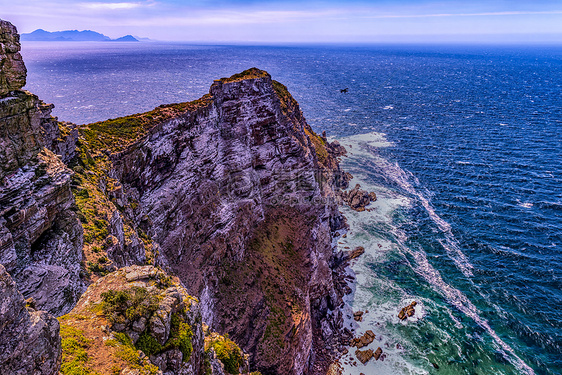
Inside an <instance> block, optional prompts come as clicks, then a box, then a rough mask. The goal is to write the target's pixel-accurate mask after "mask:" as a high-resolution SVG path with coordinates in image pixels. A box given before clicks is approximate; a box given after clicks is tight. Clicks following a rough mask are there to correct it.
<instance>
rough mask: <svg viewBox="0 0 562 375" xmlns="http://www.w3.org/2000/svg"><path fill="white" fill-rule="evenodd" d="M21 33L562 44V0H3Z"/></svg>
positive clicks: (6, 15)
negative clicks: (65, 31) (39, 29)
mask: <svg viewBox="0 0 562 375" xmlns="http://www.w3.org/2000/svg"><path fill="white" fill-rule="evenodd" d="M0 18H2V19H6V20H8V21H11V22H12V23H14V24H15V25H16V26H17V27H18V29H19V31H20V32H31V31H33V30H35V29H38V28H42V29H45V30H48V31H57V30H68V29H78V30H84V29H90V30H95V31H98V32H101V33H104V34H106V35H108V36H110V37H119V36H122V35H125V34H133V35H138V36H144V37H149V38H152V39H156V40H169V41H199V42H242V43H251V42H256V43H283V42H293V43H294V42H297V43H298V42H338V43H365V42H367V43H368V42H385V41H388V42H396V41H405V42H410V41H417V42H440V41H470V42H498V41H499V42H501V41H506V42H519V41H522V42H528V41H539V42H540V41H550V42H553V41H554V42H562V1H560V0H534V1H530V0H510V1H496V0H488V1H482V0H478V1H469V0H468V1H446V0H444V1H427V0H399V1H390V0H373V1H358V0H349V1H307V0H301V1H295V0H287V1H252V0H238V1H236V0H214V1H210V0H195V1H179V0H147V1H143V0H141V1H103V0H99V1H90V0H83V1H80V0H78V1H74V0H25V1H14V0H0Z"/></svg>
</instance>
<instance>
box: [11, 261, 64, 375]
mask: <svg viewBox="0 0 562 375" xmlns="http://www.w3.org/2000/svg"><path fill="white" fill-rule="evenodd" d="M0 302H1V303H0V369H1V373H2V375H16V374H34V375H56V374H58V369H59V367H60V363H61V341H60V337H59V323H58V322H57V320H56V319H55V318H54V317H53V316H51V315H50V314H48V313H46V312H44V311H35V310H34V309H33V308H31V307H27V308H26V304H25V301H24V299H23V297H22V295H21V294H20V293H19V292H18V290H17V288H16V284H15V282H14V281H13V280H12V278H11V277H10V275H9V274H8V272H6V269H5V268H4V267H3V266H2V265H0Z"/></svg>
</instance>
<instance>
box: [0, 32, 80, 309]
mask: <svg viewBox="0 0 562 375" xmlns="http://www.w3.org/2000/svg"><path fill="white" fill-rule="evenodd" d="M0 27H1V34H0V46H1V47H0V50H1V51H2V62H1V63H0V65H1V72H0V263H1V264H3V265H4V266H5V267H6V270H7V271H8V272H9V273H10V274H11V275H12V277H13V278H14V279H15V281H16V283H17V285H18V289H19V291H20V292H21V293H22V294H23V295H24V297H25V298H28V297H33V298H34V299H35V300H36V301H37V306H38V307H39V308H40V309H43V310H48V311H49V312H51V313H52V314H55V315H60V314H63V313H65V312H67V311H69V310H70V309H71V308H72V307H73V306H74V304H75V302H76V301H77V300H78V297H79V296H80V294H81V293H82V292H83V291H84V284H83V282H82V280H81V279H80V275H79V273H80V262H81V260H82V227H81V225H80V223H79V221H78V220H77V217H76V215H75V214H74V212H73V211H72V210H71V208H72V207H73V205H74V197H73V195H72V192H71V189H70V184H71V177H72V171H71V170H70V169H68V168H67V167H66V165H65V164H64V163H63V161H62V160H61V158H60V157H58V156H56V155H55V154H54V153H53V152H52V151H51V150H49V149H48V148H47V147H53V146H57V145H61V146H60V148H61V150H58V151H60V152H61V153H63V154H65V155H66V159H68V158H70V157H72V155H73V153H74V148H75V147H74V146H75V145H74V144H73V142H72V139H73V138H72V136H71V134H74V137H76V136H77V131H76V130H75V131H74V132H73V131H71V130H68V133H67V134H62V133H61V128H62V129H65V128H64V125H60V127H59V123H58V121H57V119H56V118H54V117H52V116H51V115H50V113H51V110H52V106H51V105H46V104H44V103H43V102H42V101H40V100H39V99H38V98H37V97H36V96H35V95H32V94H30V93H28V92H26V91H21V90H20V89H21V87H22V85H23V84H25V73H26V71H25V66H24V65H23V61H21V56H20V55H19V49H20V45H19V38H18V35H17V32H16V29H15V27H13V26H12V25H11V24H9V23H8V22H6V21H0ZM47 130H48V131H47ZM62 145H64V146H62ZM46 146H47V147H46Z"/></svg>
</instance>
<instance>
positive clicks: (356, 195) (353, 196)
mask: <svg viewBox="0 0 562 375" xmlns="http://www.w3.org/2000/svg"><path fill="white" fill-rule="evenodd" d="M338 195H339V197H340V198H341V200H342V201H343V202H345V203H346V204H347V205H348V206H349V207H350V208H351V209H353V210H355V211H358V212H362V211H365V207H366V206H367V205H369V203H371V202H374V201H376V200H377V195H376V194H375V193H373V192H368V191H365V190H363V189H361V185H359V184H356V185H355V187H354V188H353V189H351V190H349V191H340V192H338Z"/></svg>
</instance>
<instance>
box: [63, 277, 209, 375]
mask: <svg viewBox="0 0 562 375" xmlns="http://www.w3.org/2000/svg"><path fill="white" fill-rule="evenodd" d="M134 288H141V289H144V290H145V291H146V292H147V293H148V295H147V299H146V300H145V301H147V300H148V299H150V296H153V297H156V299H155V301H157V306H156V308H155V309H154V310H150V309H149V308H146V305H144V306H145V310H136V311H144V312H143V314H142V315H141V316H139V317H138V318H136V319H121V318H122V317H121V318H120V317H119V314H117V315H114V316H112V317H111V319H114V320H115V321H119V322H120V323H118V324H115V323H114V322H113V323H112V322H110V321H109V319H110V317H109V316H105V315H104V314H103V312H104V311H105V310H103V308H101V304H102V301H103V300H104V297H103V296H102V294H103V293H106V292H109V291H117V292H118V291H125V292H126V291H130V290H133V289H134ZM152 300H154V299H152ZM140 302H141V304H142V301H140ZM123 303H126V302H123ZM137 309H142V308H141V307H137ZM117 310H118V311H121V310H119V308H117ZM96 311H101V312H99V313H96ZM151 311H152V312H151ZM155 316H157V319H153V318H154V317H155ZM174 316H175V318H174ZM84 317H86V318H87V319H85V318H84ZM61 319H62V320H61V321H62V322H63V324H65V325H69V326H71V327H74V328H75V329H80V330H83V331H84V335H85V336H86V338H87V339H88V340H90V341H91V342H92V344H91V349H89V350H104V351H109V352H108V353H106V354H105V355H104V356H93V355H92V356H91V358H90V359H89V360H88V363H87V364H88V366H89V367H90V368H91V369H92V370H95V371H100V370H101V369H105V368H111V366H117V367H119V366H124V365H125V364H124V363H123V362H122V360H120V358H119V356H118V355H117V354H116V353H117V352H116V350H118V349H119V345H116V346H108V345H105V340H107V339H108V338H111V337H115V334H116V332H118V333H126V334H127V335H128V336H129V338H130V339H131V341H132V343H133V344H138V342H139V341H138V340H139V338H140V336H141V335H143V334H144V335H146V334H147V333H148V334H149V335H150V336H151V337H153V338H154V339H156V340H157V341H158V342H159V344H160V345H163V344H166V343H167V342H168V340H169V339H170V335H171V334H172V333H171V327H170V323H171V321H172V320H173V319H179V320H180V321H181V322H183V323H185V324H186V325H187V326H188V327H189V329H190V331H191V339H190V343H191V347H192V351H191V353H190V355H189V358H185V357H184V355H183V353H182V351H181V350H180V349H181V348H180V347H178V346H172V347H170V348H169V349H167V350H163V351H160V352H157V353H150V355H147V354H146V353H143V352H142V351H141V352H140V353H139V359H140V360H142V361H145V362H146V363H147V365H150V364H152V365H155V366H157V367H158V368H159V370H160V371H161V372H162V373H163V374H167V375H184V374H192V373H193V374H197V373H203V367H204V355H205V350H204V342H205V341H204V334H203V325H202V324H203V323H202V318H201V309H200V304H199V303H198V302H197V300H196V299H195V298H192V297H191V296H189V294H188V293H187V290H185V288H183V287H182V286H181V285H180V283H179V280H178V279H177V278H170V277H168V276H167V275H166V274H165V273H164V272H163V271H161V270H159V269H158V268H156V267H153V266H130V267H125V268H122V269H119V270H117V271H115V272H112V273H110V274H109V275H107V276H104V277H102V278H100V279H98V280H97V281H96V282H95V283H94V284H92V285H90V287H89V288H88V290H87V291H86V292H85V293H84V294H83V295H82V297H81V298H80V300H79V301H78V303H77V304H76V306H75V307H74V309H73V310H72V311H71V312H70V313H69V314H68V315H65V316H64V317H62V318H61ZM155 321H158V322H161V323H162V326H161V327H156V326H155V325H154V324H153V323H154V322H155ZM92 322H96V324H92ZM159 328H162V329H161V330H158V329H159ZM176 329H178V328H177V327H176ZM174 334H177V333H174ZM108 336H109V337H108ZM104 337H105V339H104ZM174 337H175V336H174ZM174 340H177V338H175V339H174ZM96 348H98V349H96ZM108 361H109V362H108ZM133 370H134V369H133ZM133 370H132V369H128V370H127V371H133ZM100 372H101V373H103V371H100Z"/></svg>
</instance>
